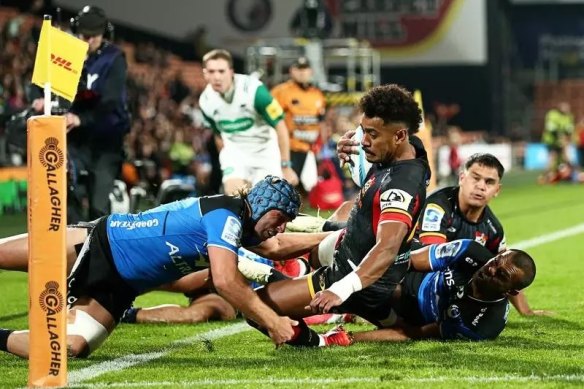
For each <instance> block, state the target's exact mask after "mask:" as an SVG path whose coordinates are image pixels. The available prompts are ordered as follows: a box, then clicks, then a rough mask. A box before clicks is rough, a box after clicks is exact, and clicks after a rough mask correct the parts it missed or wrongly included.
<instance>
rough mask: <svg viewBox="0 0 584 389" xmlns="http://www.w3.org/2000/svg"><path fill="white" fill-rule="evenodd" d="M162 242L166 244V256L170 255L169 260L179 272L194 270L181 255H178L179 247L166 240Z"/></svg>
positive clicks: (184, 272) (186, 272)
mask: <svg viewBox="0 0 584 389" xmlns="http://www.w3.org/2000/svg"><path fill="white" fill-rule="evenodd" d="M164 243H166V246H168V256H169V257H170V260H171V261H172V263H173V264H174V266H175V267H176V269H177V270H178V271H179V272H180V274H182V275H187V274H190V273H192V272H193V271H194V270H195V269H193V268H192V267H191V265H189V263H188V262H187V261H186V260H185V259H183V257H182V255H180V249H179V248H178V246H175V245H173V244H172V243H170V242H168V241H167V242H164ZM199 255H200V254H199Z"/></svg>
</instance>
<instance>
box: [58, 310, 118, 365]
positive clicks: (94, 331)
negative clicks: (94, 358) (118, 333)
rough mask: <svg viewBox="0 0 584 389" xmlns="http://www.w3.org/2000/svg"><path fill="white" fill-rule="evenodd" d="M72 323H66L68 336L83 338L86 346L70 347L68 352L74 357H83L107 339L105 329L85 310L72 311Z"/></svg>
mask: <svg viewBox="0 0 584 389" xmlns="http://www.w3.org/2000/svg"><path fill="white" fill-rule="evenodd" d="M74 316H75V317H74V319H73V323H67V335H68V336H80V337H82V338H83V339H84V340H85V343H86V344H87V347H85V348H78V347H72V348H71V350H70V352H71V354H73V356H76V357H85V356H87V355H89V354H90V353H92V352H93V351H95V350H96V349H97V348H98V347H99V346H101V344H102V343H103V342H104V341H105V340H106V339H107V337H108V336H109V333H108V332H107V329H106V328H105V327H104V326H103V324H101V323H100V322H98V321H97V320H95V319H94V318H93V317H92V316H91V315H89V314H88V313H87V312H85V311H81V310H79V309H76V310H75V311H74Z"/></svg>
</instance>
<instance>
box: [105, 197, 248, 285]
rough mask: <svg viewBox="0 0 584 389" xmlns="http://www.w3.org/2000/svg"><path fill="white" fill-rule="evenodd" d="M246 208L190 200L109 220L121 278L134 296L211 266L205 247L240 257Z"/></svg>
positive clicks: (234, 202)
mask: <svg viewBox="0 0 584 389" xmlns="http://www.w3.org/2000/svg"><path fill="white" fill-rule="evenodd" d="M243 206H244V203H243V201H242V200H241V199H238V198H232V197H229V196H213V197H202V198H188V199H184V200H181V201H176V202H174V203H170V204H165V205H161V206H159V207H156V208H153V209H151V210H149V211H146V212H141V213H138V214H112V215H110V216H109V217H108V219H107V234H108V239H109V243H110V246H111V251H112V256H113V259H114V264H115V266H116V268H117V270H118V272H119V274H120V276H121V277H122V278H123V279H124V281H126V282H127V283H128V284H129V285H130V286H132V287H133V288H134V289H135V290H136V291H137V292H138V293H142V292H144V291H146V290H148V289H152V288H154V287H156V286H159V285H161V284H164V283H167V282H170V281H174V280H177V279H179V278H181V277H183V276H184V275H187V274H189V273H192V272H194V271H197V270H201V269H202V268H206V267H208V265H209V253H208V247H209V246H216V247H222V248H225V249H227V250H230V251H232V252H233V253H234V254H237V253H238V249H239V247H240V246H241V238H242V221H241V214H242V210H243Z"/></svg>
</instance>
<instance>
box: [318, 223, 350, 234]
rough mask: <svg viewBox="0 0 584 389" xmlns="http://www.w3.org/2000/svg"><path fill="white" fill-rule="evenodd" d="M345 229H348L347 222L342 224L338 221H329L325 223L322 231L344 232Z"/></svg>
mask: <svg viewBox="0 0 584 389" xmlns="http://www.w3.org/2000/svg"><path fill="white" fill-rule="evenodd" d="M345 227H347V222H340V221H336V220H327V221H325V222H324V224H323V226H322V230H323V231H324V232H327V231H338V230H342V229H343V228H345Z"/></svg>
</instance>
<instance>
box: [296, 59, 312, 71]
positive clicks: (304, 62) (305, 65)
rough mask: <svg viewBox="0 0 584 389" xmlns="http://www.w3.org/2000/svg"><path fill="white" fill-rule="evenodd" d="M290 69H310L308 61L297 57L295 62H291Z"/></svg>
mask: <svg viewBox="0 0 584 389" xmlns="http://www.w3.org/2000/svg"><path fill="white" fill-rule="evenodd" d="M291 67H294V68H298V69H306V68H309V67H310V61H308V58H306V57H298V59H296V61H294V62H292V65H291Z"/></svg>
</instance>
